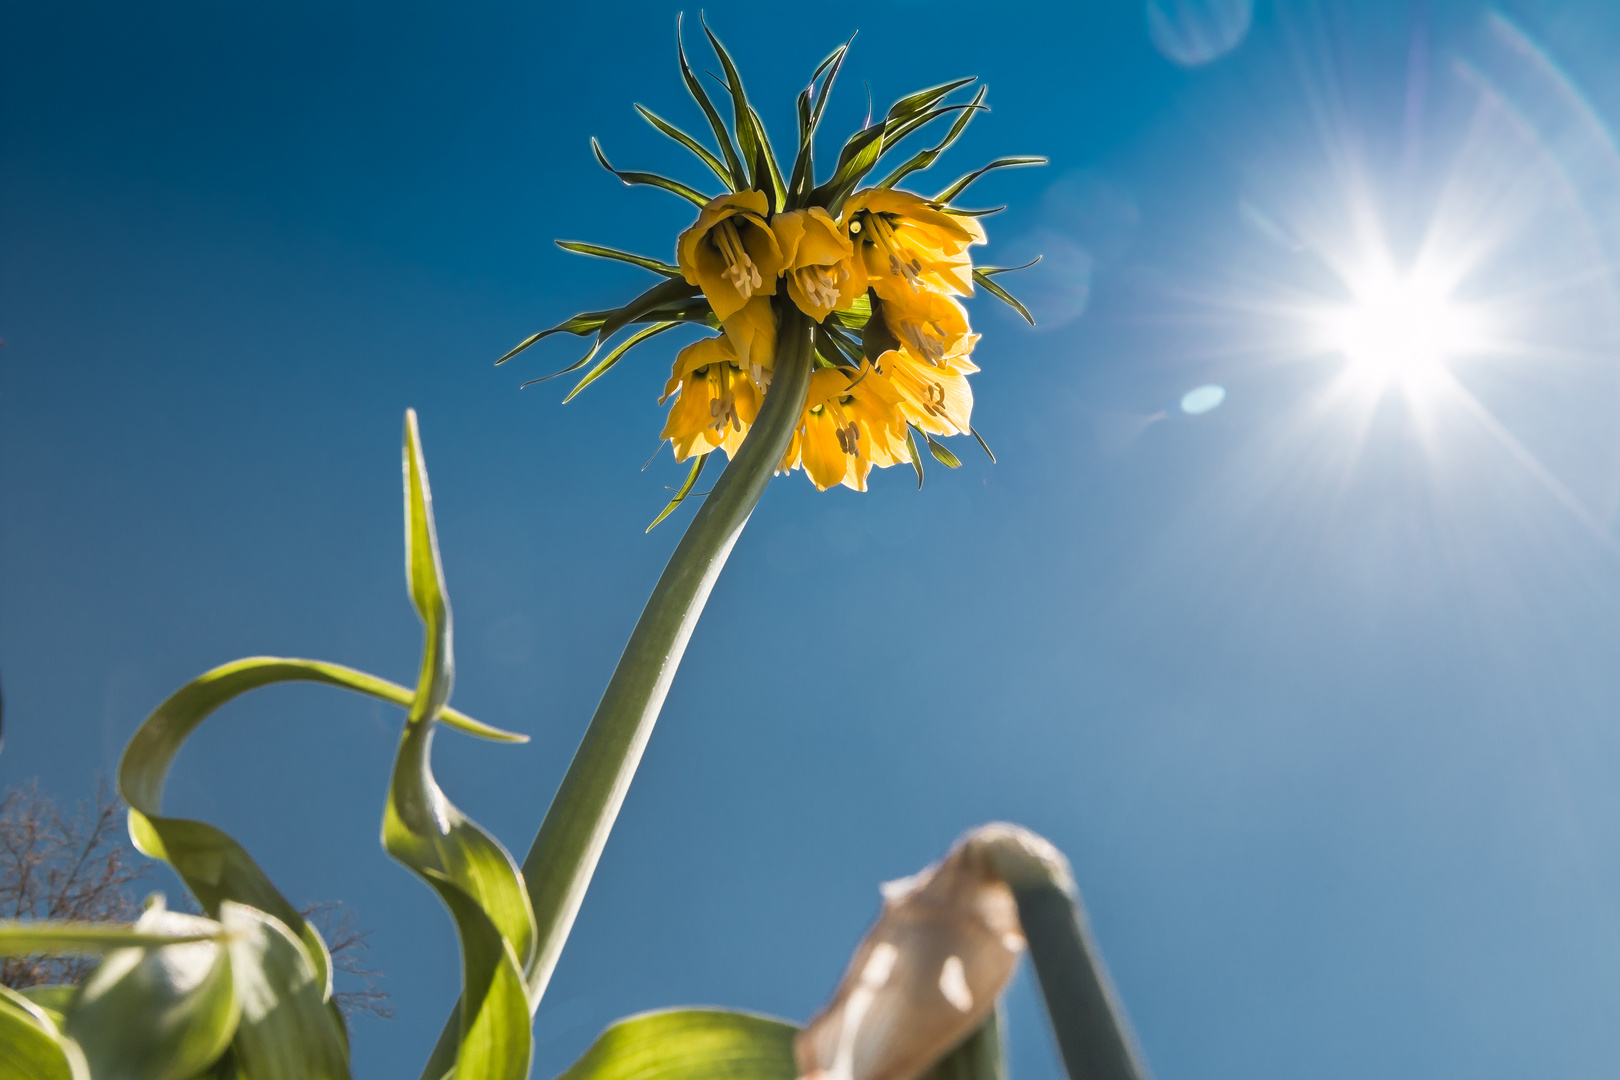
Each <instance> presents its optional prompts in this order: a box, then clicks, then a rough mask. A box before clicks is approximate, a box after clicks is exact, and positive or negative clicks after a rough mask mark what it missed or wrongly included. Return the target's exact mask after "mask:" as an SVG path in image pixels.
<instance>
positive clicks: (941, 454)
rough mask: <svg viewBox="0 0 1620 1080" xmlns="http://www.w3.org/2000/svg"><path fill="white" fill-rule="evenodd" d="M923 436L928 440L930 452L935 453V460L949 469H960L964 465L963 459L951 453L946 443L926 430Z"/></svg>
mask: <svg viewBox="0 0 1620 1080" xmlns="http://www.w3.org/2000/svg"><path fill="white" fill-rule="evenodd" d="M923 438H925V439H927V440H928V452H929V453H930V454H933V455H934V460H935V461H937V462H939V463H940V464H941V465H943V466H945V467H946V468H947V469H960V468H961V467H962V459H961V458H959V457H957V456H956V455H955V454H953V453H951V452H950V450H948V449H947V448H946V447H945V444H944V443H941V442H939V441H938V440H937V439H935V438H934V437H933V436H932V435H930V434H928V433H927V432H926V431H925V432H923Z"/></svg>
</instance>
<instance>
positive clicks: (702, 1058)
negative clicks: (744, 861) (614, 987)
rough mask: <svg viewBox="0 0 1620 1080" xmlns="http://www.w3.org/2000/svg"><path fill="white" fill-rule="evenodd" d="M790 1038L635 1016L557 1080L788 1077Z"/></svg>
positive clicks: (720, 1017)
mask: <svg viewBox="0 0 1620 1080" xmlns="http://www.w3.org/2000/svg"><path fill="white" fill-rule="evenodd" d="M797 1034H798V1028H796V1027H794V1026H793V1025H792V1024H789V1023H787V1022H786V1021H783V1020H776V1019H773V1018H771V1017H768V1016H758V1015H756V1014H754V1013H745V1012H734V1011H731V1010H727V1009H667V1010H663V1011H659V1012H649V1013H642V1014H640V1015H639V1016H630V1017H626V1018H625V1019H623V1020H620V1021H618V1022H617V1023H615V1024H613V1025H611V1026H610V1027H609V1028H608V1029H607V1030H606V1031H604V1032H602V1034H601V1035H599V1036H597V1039H596V1041H595V1042H594V1043H592V1044H591V1048H590V1049H589V1050H587V1051H585V1054H584V1056H583V1057H581V1058H580V1059H579V1060H578V1061H576V1062H575V1063H574V1064H573V1065H572V1066H571V1067H570V1068H569V1070H568V1071H567V1072H565V1073H563V1074H562V1076H560V1077H558V1080H794V1078H795V1077H796V1076H797V1075H798V1068H797V1066H796V1065H795V1064H794V1061H793V1038H794V1036H795V1035H797ZM951 1080H956V1078H951ZM962 1080H993V1078H990V1077H973V1078H962Z"/></svg>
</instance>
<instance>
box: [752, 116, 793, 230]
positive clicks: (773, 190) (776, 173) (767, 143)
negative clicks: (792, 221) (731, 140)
mask: <svg viewBox="0 0 1620 1080" xmlns="http://www.w3.org/2000/svg"><path fill="white" fill-rule="evenodd" d="M748 117H749V122H750V123H751V124H752V126H753V129H754V141H755V145H756V146H757V147H758V149H757V151H756V152H757V153H758V154H759V159H760V163H761V165H763V167H764V173H763V175H764V176H765V177H766V178H767V179H769V180H770V185H771V186H770V187H769V188H767V189H766V194H767V195H768V196H770V208H771V212H772V213H775V212H776V211H777V210H781V209H782V208H784V207H785V206H786V205H787V184H786V183H784V182H783V180H782V169H781V167H780V166H779V165H777V163H776V151H774V150H772V149H771V138H770V136H769V135H767V134H765V122H764V121H763V120H761V119H760V118H759V113H757V112H755V111H754V110H753V109H749V110H748Z"/></svg>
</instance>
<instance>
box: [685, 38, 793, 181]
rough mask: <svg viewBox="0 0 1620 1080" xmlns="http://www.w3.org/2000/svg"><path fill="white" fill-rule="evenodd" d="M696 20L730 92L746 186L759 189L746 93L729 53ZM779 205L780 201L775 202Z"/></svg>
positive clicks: (755, 140) (760, 176)
mask: <svg viewBox="0 0 1620 1080" xmlns="http://www.w3.org/2000/svg"><path fill="white" fill-rule="evenodd" d="M698 22H699V23H700V24H701V25H702V27H703V32H704V33H705V34H707V35H708V38H709V45H710V47H711V48H713V49H714V55H715V56H716V57H718V58H719V60H720V67H721V68H722V69H723V70H724V71H725V73H726V86H727V89H728V90H729V91H730V93H731V109H732V120H731V127H732V130H734V131H735V132H736V133H737V149H738V150H739V151H741V153H742V160H743V161H745V162H748V164H749V166H750V167H751V169H752V171H751V172H750V174H749V177H748V186H749V187H752V188H756V189H759V190H763V189H764V187H765V179H766V176H767V173H766V172H764V171H763V170H762V169H761V168H760V164H761V163H760V144H759V141H758V137H757V133H756V131H755V128H754V124H753V116H752V113H751V111H750V110H749V108H748V95H747V93H746V92H744V90H743V84H742V75H740V74H739V73H738V71H737V65H736V64H734V63H732V61H731V54H730V53H728V52H726V47H725V46H724V45H722V44H720V39H719V38H717V37H715V36H714V31H713V30H710V29H709V24H708V23H707V22H705V21H704V20H703V16H702V14H699V15H698ZM776 205H777V206H780V205H781V203H780V202H779V203H777V204H776Z"/></svg>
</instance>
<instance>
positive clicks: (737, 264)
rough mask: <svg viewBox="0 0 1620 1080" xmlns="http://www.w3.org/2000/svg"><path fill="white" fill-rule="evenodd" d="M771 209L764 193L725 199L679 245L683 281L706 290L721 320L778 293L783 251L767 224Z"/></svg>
mask: <svg viewBox="0 0 1620 1080" xmlns="http://www.w3.org/2000/svg"><path fill="white" fill-rule="evenodd" d="M769 209H770V208H769V204H768V203H767V202H766V201H765V193H764V192H763V191H738V192H733V193H732V194H729V195H722V196H720V197H719V198H718V199H713V200H711V201H710V202H709V204H708V205H707V206H705V207H704V208H703V209H702V211H701V212H700V213H699V214H698V219H697V221H696V222H694V223H693V224H692V227H691V228H689V229H687V230H686V231H685V232H683V233H681V236H680V240H679V241H678V242H677V243H676V246H675V261H676V262H677V263H678V264H679V265H680V268H681V274H682V276H684V277H685V278H686V282H687V284H688V285H696V286H697V287H698V288H700V289H702V290H703V295H704V296H706V297H708V298H709V305H710V306H711V307H712V308H714V315H715V318H717V319H720V320H722V321H724V320H726V319H728V318H730V317H731V316H732V315H733V314H734V313H735V312H737V311H740V310H741V309H742V307H743V305H744V304H746V303H748V301H749V299H750V298H751V297H753V296H755V295H760V296H772V295H775V293H776V279H777V277H778V276H779V275H780V274H781V273H782V251H781V247H780V246H779V245H778V244H777V241H776V234H775V233H773V232H771V227H770V225H769V224H767V223H766V220H765V219H766V215H767V214H768V213H769Z"/></svg>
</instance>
